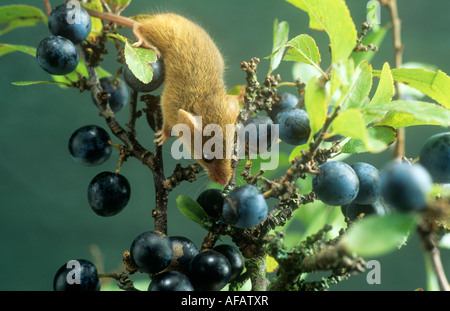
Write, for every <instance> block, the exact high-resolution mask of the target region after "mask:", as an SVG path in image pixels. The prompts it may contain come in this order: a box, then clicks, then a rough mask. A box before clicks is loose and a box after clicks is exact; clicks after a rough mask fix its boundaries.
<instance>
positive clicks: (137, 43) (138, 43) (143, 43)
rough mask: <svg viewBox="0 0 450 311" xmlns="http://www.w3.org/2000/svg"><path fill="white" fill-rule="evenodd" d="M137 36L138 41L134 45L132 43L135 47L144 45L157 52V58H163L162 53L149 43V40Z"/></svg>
mask: <svg viewBox="0 0 450 311" xmlns="http://www.w3.org/2000/svg"><path fill="white" fill-rule="evenodd" d="M136 37H137V38H138V41H137V42H135V43H133V45H132V46H133V47H135V48H138V47H142V48H146V49H149V50H152V51H153V52H155V54H156V58H157V59H159V58H161V53H160V52H159V50H158V49H157V48H156V47H155V46H153V45H150V44H148V43H147V41H145V40H144V39H143V38H142V37H140V36H136Z"/></svg>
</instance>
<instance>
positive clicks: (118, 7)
mask: <svg viewBox="0 0 450 311" xmlns="http://www.w3.org/2000/svg"><path fill="white" fill-rule="evenodd" d="M103 1H104V2H106V3H108V6H109V7H110V8H111V10H112V11H113V12H121V11H123V10H124V9H125V8H126V7H127V6H128V5H129V4H130V2H131V0H103Z"/></svg>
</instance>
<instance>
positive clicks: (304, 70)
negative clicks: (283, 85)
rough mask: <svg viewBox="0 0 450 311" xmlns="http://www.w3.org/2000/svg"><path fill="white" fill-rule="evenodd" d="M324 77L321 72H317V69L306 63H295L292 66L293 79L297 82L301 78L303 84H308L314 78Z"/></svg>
mask: <svg viewBox="0 0 450 311" xmlns="http://www.w3.org/2000/svg"><path fill="white" fill-rule="evenodd" d="M321 75H322V73H320V71H319V70H317V68H316V67H314V66H312V65H308V64H305V63H295V64H294V65H293V66H292V78H293V79H294V81H295V80H297V78H300V79H301V80H302V82H304V83H306V84H308V82H309V80H311V79H312V78H314V77H315V78H318V77H320V76H321Z"/></svg>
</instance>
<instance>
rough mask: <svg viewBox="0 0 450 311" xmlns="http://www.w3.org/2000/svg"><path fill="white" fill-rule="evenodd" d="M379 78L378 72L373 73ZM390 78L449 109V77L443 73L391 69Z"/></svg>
mask: <svg viewBox="0 0 450 311" xmlns="http://www.w3.org/2000/svg"><path fill="white" fill-rule="evenodd" d="M374 75H377V76H379V75H380V73H379V72H375V71H374ZM392 77H393V78H394V80H395V81H398V82H401V83H403V84H405V85H407V86H410V87H412V88H414V89H416V90H418V91H420V92H422V93H424V94H426V95H427V96H429V97H431V98H432V99H434V100H435V101H437V102H438V103H439V104H441V105H442V106H444V107H446V108H450V77H449V76H448V75H447V74H446V73H445V72H443V71H441V70H438V71H430V70H426V69H420V68H415V69H412V68H398V69H392Z"/></svg>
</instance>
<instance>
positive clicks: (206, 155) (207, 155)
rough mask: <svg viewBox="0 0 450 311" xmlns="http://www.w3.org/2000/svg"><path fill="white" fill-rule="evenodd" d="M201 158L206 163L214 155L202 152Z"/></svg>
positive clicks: (209, 161)
mask: <svg viewBox="0 0 450 311" xmlns="http://www.w3.org/2000/svg"><path fill="white" fill-rule="evenodd" d="M202 159H203V161H205V162H206V163H211V162H212V161H213V160H214V156H213V155H212V154H211V153H204V154H203V157H202Z"/></svg>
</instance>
